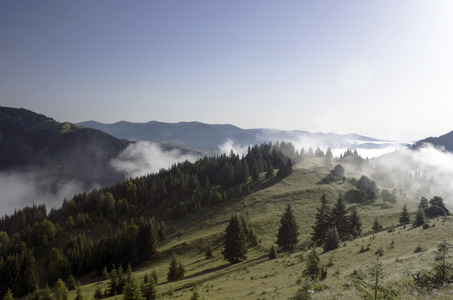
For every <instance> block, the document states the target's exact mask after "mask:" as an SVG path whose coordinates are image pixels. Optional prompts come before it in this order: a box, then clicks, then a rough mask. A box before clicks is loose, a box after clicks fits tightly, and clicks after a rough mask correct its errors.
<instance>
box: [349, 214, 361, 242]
mask: <svg viewBox="0 0 453 300" xmlns="http://www.w3.org/2000/svg"><path fill="white" fill-rule="evenodd" d="M349 226H350V228H349V232H350V233H351V234H352V236H353V237H357V236H359V235H360V234H361V233H362V221H360V216H359V213H358V212H357V208H355V207H353V208H352V210H351V214H350V215H349Z"/></svg>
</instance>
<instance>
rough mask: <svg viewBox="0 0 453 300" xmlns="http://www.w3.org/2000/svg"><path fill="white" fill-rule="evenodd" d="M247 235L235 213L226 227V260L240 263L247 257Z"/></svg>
mask: <svg viewBox="0 0 453 300" xmlns="http://www.w3.org/2000/svg"><path fill="white" fill-rule="evenodd" d="M245 240H246V237H245V235H244V232H243V229H242V225H241V222H240V221H239V217H238V216H237V215H233V216H232V217H231V219H230V221H229V223H228V226H227V228H226V229H225V248H224V250H223V251H222V254H223V256H224V257H225V259H226V260H228V261H229V262H231V263H238V262H240V261H242V260H245V259H246V258H247V256H246V254H247V248H246V247H245Z"/></svg>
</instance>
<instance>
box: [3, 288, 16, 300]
mask: <svg viewBox="0 0 453 300" xmlns="http://www.w3.org/2000/svg"><path fill="white" fill-rule="evenodd" d="M3 300H14V297H13V293H12V292H11V289H8V291H6V294H5V296H3Z"/></svg>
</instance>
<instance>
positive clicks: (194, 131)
mask: <svg viewBox="0 0 453 300" xmlns="http://www.w3.org/2000/svg"><path fill="white" fill-rule="evenodd" d="M77 124H78V125H80V126H83V127H87V128H94V129H99V130H102V131H104V132H107V133H109V134H111V135H113V136H115V137H118V138H124V139H128V140H131V141H138V140H145V141H150V142H157V143H161V144H164V145H172V146H178V147H188V148H194V149H205V150H209V151H217V150H219V148H220V147H221V146H222V145H223V144H225V143H226V142H231V143H234V144H235V145H236V146H238V147H241V146H242V147H247V146H249V145H259V144H261V143H269V142H272V143H275V142H277V141H287V142H293V143H301V142H303V144H304V146H305V147H307V148H308V147H313V148H315V147H317V146H322V147H326V148H327V147H332V148H349V149H358V148H363V149H382V148H386V147H389V146H390V147H395V146H398V147H401V146H404V144H403V143H399V142H395V141H383V140H378V139H374V138H371V137H366V136H361V135H358V134H336V133H311V132H308V131H302V130H278V129H267V128H258V129H242V128H239V127H237V126H234V125H230V124H205V123H201V122H180V123H164V122H157V121H151V122H147V123H131V122H126V121H121V122H117V123H114V124H104V123H100V122H96V121H87V122H80V123H77Z"/></svg>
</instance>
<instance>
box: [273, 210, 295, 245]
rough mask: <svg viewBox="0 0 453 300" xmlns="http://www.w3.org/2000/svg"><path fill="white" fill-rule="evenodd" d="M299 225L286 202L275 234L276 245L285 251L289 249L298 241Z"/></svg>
mask: <svg viewBox="0 0 453 300" xmlns="http://www.w3.org/2000/svg"><path fill="white" fill-rule="evenodd" d="M298 236H299V226H298V225H297V223H296V218H295V217H294V212H293V209H292V208H291V205H289V204H288V206H287V207H286V210H285V212H284V213H283V216H282V218H281V219H280V227H279V229H278V234H277V245H278V246H279V247H281V248H282V249H283V250H285V251H291V250H293V249H294V247H295V246H296V244H297V242H298V241H299V240H298V239H297V237H298Z"/></svg>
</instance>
